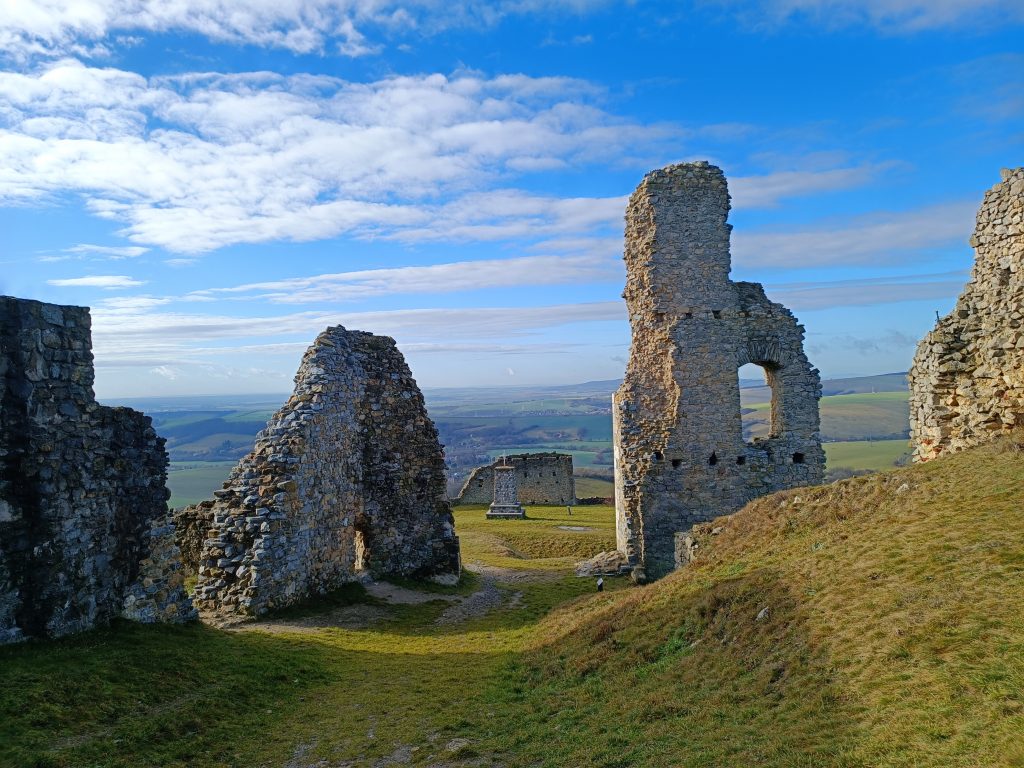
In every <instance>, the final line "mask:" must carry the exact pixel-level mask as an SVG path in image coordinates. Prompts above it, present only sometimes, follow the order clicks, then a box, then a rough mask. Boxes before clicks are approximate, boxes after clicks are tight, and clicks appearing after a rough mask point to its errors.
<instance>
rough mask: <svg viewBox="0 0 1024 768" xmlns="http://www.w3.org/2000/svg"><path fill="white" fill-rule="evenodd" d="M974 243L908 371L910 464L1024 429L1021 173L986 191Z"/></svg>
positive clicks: (1023, 208)
mask: <svg viewBox="0 0 1024 768" xmlns="http://www.w3.org/2000/svg"><path fill="white" fill-rule="evenodd" d="M971 245H972V246H973V247H974V249H975V261H974V269H973V271H972V273H971V281H970V282H969V283H968V284H967V286H966V287H965V288H964V292H963V293H962V294H961V295H960V298H959V299H958V300H957V303H956V307H955V308H954V309H953V311H952V312H950V313H949V314H948V315H946V316H945V317H943V318H941V319H940V320H939V321H938V323H937V324H936V326H935V329H934V330H933V331H931V332H930V333H929V334H928V335H926V336H925V337H924V339H922V340H921V342H920V344H918V347H917V353H916V354H915V355H914V363H913V365H912V366H911V369H910V437H911V441H912V442H913V445H914V460H915V461H928V460H929V459H933V458H935V457H936V456H939V455H941V454H943V453H948V452H950V451H958V450H961V449H963V448H968V447H970V446H972V445H977V444H979V443H981V442H983V441H985V440H988V439H990V438H991V437H992V436H994V435H999V434H1003V433H1006V432H1008V431H1010V430H1012V429H1014V428H1016V427H1019V426H1021V425H1022V424H1024V168H1017V169H1015V170H1008V169H1006V170H1003V172H1002V181H1001V182H1000V183H999V184H997V185H995V186H994V187H992V189H990V190H989V191H988V192H986V193H985V199H984V201H983V202H982V204H981V208H980V209H979V210H978V218H977V224H976V226H975V229H974V235H973V237H971Z"/></svg>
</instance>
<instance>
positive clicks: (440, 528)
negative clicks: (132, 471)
mask: <svg viewBox="0 0 1024 768" xmlns="http://www.w3.org/2000/svg"><path fill="white" fill-rule="evenodd" d="M214 495H215V496H216V499H215V500H213V501H207V502H203V503H202V504H200V505H197V506H195V507H190V508H186V509H185V510H183V511H182V512H180V513H179V514H178V516H177V519H178V521H179V524H180V525H181V526H182V537H183V542H182V544H183V549H184V551H185V553H186V559H188V558H189V557H193V556H196V557H198V562H197V563H194V565H195V566H196V567H197V570H198V584H197V587H196V600H197V604H198V605H199V607H200V608H201V609H203V610H209V611H217V612H225V613H240V614H250V615H256V614H261V613H264V612H265V611H267V610H269V609H271V608H278V607H282V606H286V605H289V604H292V603H295V602H298V601H301V600H303V599H305V598H307V597H309V596H311V595H315V594H322V593H324V592H327V591H329V590H331V589H334V588H336V587H338V586H340V585H342V584H344V583H346V582H349V581H352V580H354V579H357V578H360V577H361V576H362V575H369V576H373V577H379V576H388V575H402V576H411V577H435V576H436V577H444V576H446V577H454V576H457V575H458V573H459V548H458V539H457V538H456V536H455V529H454V521H453V519H452V514H451V509H450V507H449V504H448V501H447V499H446V495H445V476H444V454H443V451H442V448H441V445H440V443H439V442H438V439H437V431H436V429H435V428H434V425H433V423H432V422H431V421H430V419H429V418H427V413H426V409H425V406H424V403H423V396H422V395H421V393H420V391H419V388H418V387H417V386H416V382H415V381H414V380H413V378H412V374H411V372H410V371H409V368H408V366H407V365H406V363H405V360H404V359H403V357H402V354H401V353H400V352H399V351H398V349H397V348H396V347H395V343H394V341H393V340H392V339H390V338H387V337H381V336H374V335H372V334H369V333H364V332H361V331H346V330H345V329H344V328H342V327H340V326H339V327H334V328H329V329H327V330H326V331H324V332H323V333H321V334H320V336H319V337H317V339H316V341H315V342H314V343H313V345H312V346H311V347H310V348H309V350H307V352H306V354H305V357H304V358H303V360H302V364H301V366H300V367H299V371H298V373H297V374H296V376H295V391H294V393H293V394H292V396H291V398H290V399H289V400H288V402H287V403H286V404H285V405H284V407H282V408H281V410H279V411H278V412H277V413H276V414H275V415H274V417H273V418H272V419H271V420H270V422H269V423H268V424H267V427H266V429H264V430H263V431H262V432H260V434H259V435H258V436H257V438H256V445H255V448H254V449H253V451H252V452H251V453H250V454H249V455H248V456H246V457H245V458H244V459H242V460H241V462H239V464H238V465H237V466H236V467H235V469H234V470H233V471H232V473H231V475H230V477H229V479H228V481H227V482H226V483H225V484H224V488H223V489H222V490H219V491H216V492H215V493H214Z"/></svg>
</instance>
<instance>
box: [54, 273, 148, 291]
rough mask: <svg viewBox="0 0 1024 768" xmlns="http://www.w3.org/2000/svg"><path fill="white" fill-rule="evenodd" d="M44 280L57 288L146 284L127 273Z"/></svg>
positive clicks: (120, 286) (129, 286)
mask: <svg viewBox="0 0 1024 768" xmlns="http://www.w3.org/2000/svg"><path fill="white" fill-rule="evenodd" d="M46 282H47V283H48V284H49V285H54V286H57V287H58V288H108V289H111V288H135V287H137V286H140V285H145V284H146V281H145V280H135V279H133V278H131V277H128V276H127V275H86V276H85V277H68V278H63V279H60V280H47V281H46Z"/></svg>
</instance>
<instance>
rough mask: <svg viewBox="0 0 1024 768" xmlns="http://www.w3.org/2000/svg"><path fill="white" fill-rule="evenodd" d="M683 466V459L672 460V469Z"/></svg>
mask: <svg viewBox="0 0 1024 768" xmlns="http://www.w3.org/2000/svg"><path fill="white" fill-rule="evenodd" d="M681 466H683V460H682V459H672V469H679V468H680V467H681Z"/></svg>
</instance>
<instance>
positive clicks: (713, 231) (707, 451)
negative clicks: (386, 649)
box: [612, 162, 825, 577]
mask: <svg viewBox="0 0 1024 768" xmlns="http://www.w3.org/2000/svg"><path fill="white" fill-rule="evenodd" d="M728 213H729V194H728V190H727V186H726V181H725V176H724V174H723V173H722V171H721V170H720V169H718V168H716V167H715V166H712V165H709V164H708V163H706V162H698V163H684V164H680V165H672V166H668V167H666V168H663V169H661V170H657V171H653V172H651V173H649V174H648V175H647V176H646V177H645V178H644V180H643V181H642V182H641V183H640V185H639V186H638V187H637V189H636V191H635V192H634V193H633V195H632V196H631V197H630V199H629V203H628V206H627V209H626V249H625V261H626V274H627V282H626V290H625V293H624V294H623V296H624V298H625V299H626V304H627V306H628V309H629V316H630V324H631V326H632V333H633V338H632V347H631V350H630V358H629V363H628V366H627V369H626V376H625V380H624V381H623V384H622V386H621V387H620V388H619V390H618V392H616V394H615V396H614V398H613V404H612V409H613V410H612V412H613V425H614V459H615V506H616V536H617V544H618V548H619V551H620V552H622V553H623V554H624V555H625V556H626V558H627V560H628V562H629V564H630V566H632V567H634V568H640V569H641V572H642V573H643V572H645V573H646V575H647V576H652V577H656V576H659V575H662V574H664V573H665V572H667V571H668V570H670V569H671V568H672V567H673V566H674V564H675V538H676V534H677V533H681V532H684V531H686V530H688V529H689V528H690V527H691V526H693V524H694V523H698V522H702V521H706V520H710V519H711V518H713V517H715V516H717V515H721V514H725V513H728V512H732V511H735V510H737V509H739V508H740V507H741V506H743V505H744V504H745V503H747V502H748V501H750V500H751V499H753V498H755V497H757V496H760V495H762V494H766V493H771V492H773V491H776V490H780V489H783V488H790V487H793V486H799V485H810V484H815V483H820V482H821V480H822V476H823V470H824V463H825V457H824V452H823V451H822V448H821V442H820V436H819V419H818V399H819V397H820V396H821V385H820V381H819V377H818V371H817V370H816V369H814V368H812V367H811V365H810V363H809V362H808V360H807V357H806V355H805V354H804V351H803V336H804V330H803V327H802V326H800V325H799V324H798V323H797V322H796V320H795V318H794V317H793V315H792V313H791V312H789V310H787V309H786V308H785V307H783V306H782V305H780V304H776V303H773V302H771V301H769V300H768V299H767V298H766V296H765V293H764V289H763V288H762V287H761V286H760V285H758V284H756V283H742V282H732V281H731V280H730V279H729V271H730V256H729V233H730V231H731V229H732V227H731V225H729V224H728V223H726V219H727V217H728ZM747 363H755V364H757V365H760V366H761V367H762V368H763V369H764V371H765V375H766V379H767V382H768V384H769V385H770V386H771V389H772V402H771V414H772V415H771V429H770V435H769V437H768V438H766V439H759V440H755V441H754V442H752V443H747V442H745V441H744V439H743V433H742V425H741V419H740V395H739V377H738V369H739V367H740V366H742V365H745V364H747Z"/></svg>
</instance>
